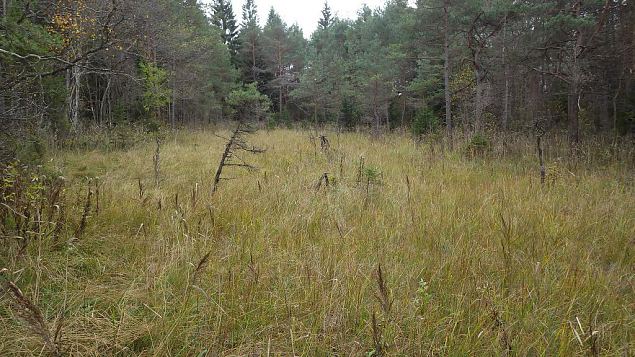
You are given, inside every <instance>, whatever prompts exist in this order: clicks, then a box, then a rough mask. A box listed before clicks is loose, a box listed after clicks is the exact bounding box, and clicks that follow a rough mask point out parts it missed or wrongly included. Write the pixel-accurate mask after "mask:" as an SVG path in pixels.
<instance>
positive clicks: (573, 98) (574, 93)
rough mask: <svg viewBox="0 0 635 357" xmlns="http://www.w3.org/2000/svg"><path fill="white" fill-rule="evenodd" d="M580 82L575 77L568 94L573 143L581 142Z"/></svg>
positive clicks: (570, 135) (568, 112)
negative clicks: (579, 118)
mask: <svg viewBox="0 0 635 357" xmlns="http://www.w3.org/2000/svg"><path fill="white" fill-rule="evenodd" d="M578 88H579V84H578V81H577V80H576V79H573V80H572V81H571V83H570V84H569V94H568V96H567V117H568V121H569V140H570V142H571V144H572V145H576V144H578V143H579V142H580V127H579V126H580V123H579V121H578V114H579V110H578V109H579V107H578V100H579V98H580V91H579V89H578Z"/></svg>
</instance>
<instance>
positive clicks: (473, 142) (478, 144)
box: [465, 133, 492, 156]
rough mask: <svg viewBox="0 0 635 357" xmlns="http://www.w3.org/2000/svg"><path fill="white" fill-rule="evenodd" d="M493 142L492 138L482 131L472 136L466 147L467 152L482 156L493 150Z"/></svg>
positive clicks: (471, 154)
mask: <svg viewBox="0 0 635 357" xmlns="http://www.w3.org/2000/svg"><path fill="white" fill-rule="evenodd" d="M491 147H492V143H491V142H490V140H489V139H488V138H487V137H486V136H485V135H483V134H481V133H476V134H474V135H473V136H472V138H471V139H470V141H469V142H468V143H467V146H466V148H465V150H466V154H468V155H470V156H481V155H484V154H485V153H487V152H489V151H490V150H491Z"/></svg>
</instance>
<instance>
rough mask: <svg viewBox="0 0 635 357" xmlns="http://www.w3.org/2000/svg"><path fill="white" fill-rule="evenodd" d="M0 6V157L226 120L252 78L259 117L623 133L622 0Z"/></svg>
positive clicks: (626, 6) (418, 130)
mask: <svg viewBox="0 0 635 357" xmlns="http://www.w3.org/2000/svg"><path fill="white" fill-rule="evenodd" d="M1 10H2V13H1V16H0V17H1V20H0V66H1V67H0V125H1V126H2V129H3V130H2V133H1V134H0V144H1V145H0V147H2V150H1V154H2V156H3V157H2V158H3V159H5V160H6V159H9V158H12V157H16V156H20V155H27V156H29V155H33V152H35V153H36V154H37V152H38V151H39V150H42V148H43V147H44V146H45V144H46V143H44V142H43V141H44V140H47V141H48V142H49V144H54V145H63V144H64V143H67V142H68V141H69V140H71V139H72V140H78V138H87V137H88V138H90V137H91V135H81V134H87V133H95V130H96V129H100V130H101V129H106V130H114V129H116V128H118V129H121V128H124V127H125V128H129V127H143V128H145V129H144V130H148V129H151V130H152V129H153V128H157V127H159V126H171V127H179V126H192V125H202V124H205V123H209V122H219V121H224V120H228V119H232V117H233V116H235V113H236V110H235V108H234V107H232V105H231V103H230V102H231V100H230V98H231V97H232V95H233V96H234V97H236V96H240V95H243V96H249V95H254V90H253V89H254V88H256V89H257V90H258V91H259V92H260V93H262V94H264V95H266V96H267V97H268V98H269V100H270V113H269V114H267V115H265V116H259V119H261V120H262V121H266V122H267V124H268V125H292V124H293V123H297V122H302V123H311V124H313V123H315V124H324V123H332V124H335V125H337V126H338V127H340V128H355V127H364V126H365V127H368V128H371V129H372V130H373V131H374V132H383V131H386V130H394V129H397V128H406V129H407V130H411V131H412V132H413V133H414V134H415V135H421V134H424V133H427V132H431V131H435V132H436V131H442V130H443V129H445V130H447V134H451V133H452V132H453V130H461V131H462V132H464V133H469V134H470V135H477V134H481V133H487V132H494V131H499V130H500V131H508V130H509V131H511V130H513V131H519V130H536V128H537V129H538V130H540V131H547V130H563V131H565V130H566V132H567V133H568V136H569V138H570V141H571V143H573V144H575V143H578V142H579V141H580V140H581V137H583V136H584V135H586V134H603V133H604V134H610V135H611V136H615V137H617V136H618V135H625V134H629V133H632V132H633V128H634V116H635V91H634V90H633V79H634V77H635V74H634V73H633V69H634V67H635V53H634V47H635V11H634V6H633V3H632V2H631V1H624V0H584V1H583V0H566V1H562V0H561V1H547V0H541V1H512V0H495V1H494V0H427V1H424V0H419V1H417V3H416V6H414V7H412V6H409V5H408V2H407V1H406V0H389V1H387V3H386V4H385V6H384V7H383V8H379V9H370V8H368V7H363V8H361V9H360V10H359V13H358V17H357V19H354V20H348V19H338V18H336V17H334V16H333V15H332V13H331V10H330V8H329V6H328V4H327V3H325V5H324V9H323V11H322V17H321V19H320V21H319V27H318V29H317V30H316V31H315V32H314V33H313V34H310V36H309V34H304V33H302V30H301V29H300V28H299V27H298V26H297V25H288V24H286V23H285V22H284V21H283V20H282V19H281V17H280V16H279V15H278V14H277V13H276V11H275V9H273V8H272V9H270V10H268V12H267V13H262V12H260V11H262V9H257V8H256V5H255V4H254V1H253V0H248V1H247V2H246V4H245V5H244V6H243V8H242V9H237V10H242V16H237V14H235V13H234V9H232V7H231V3H230V2H229V1H227V0H214V1H213V3H211V4H206V3H202V2H197V1H195V0H126V1H118V0H110V1H102V0H40V1H31V0H3V2H2V9H1ZM259 16H266V19H267V20H266V24H265V25H264V26H263V27H261V26H260V25H259V23H260V21H259ZM239 17H240V18H241V19H239ZM307 37H309V38H310V39H309V40H307V39H306V38H307ZM252 83H253V84H255V86H254V85H251V86H250V84H252ZM122 135H127V134H122Z"/></svg>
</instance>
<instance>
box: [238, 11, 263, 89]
mask: <svg viewBox="0 0 635 357" xmlns="http://www.w3.org/2000/svg"><path fill="white" fill-rule="evenodd" d="M242 10H243V20H242V23H241V26H240V27H241V28H240V33H239V38H240V42H241V44H240V50H239V53H238V58H239V60H238V66H239V67H240V69H241V73H242V76H243V82H245V83H255V82H258V81H259V78H260V75H261V73H262V72H263V70H262V67H263V64H262V44H261V41H262V36H261V35H262V33H261V32H262V31H261V29H260V26H258V11H257V7H256V4H255V3H254V0H247V2H246V3H245V4H244V5H243V9H242Z"/></svg>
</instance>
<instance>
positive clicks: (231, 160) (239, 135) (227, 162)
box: [212, 123, 265, 194]
mask: <svg viewBox="0 0 635 357" xmlns="http://www.w3.org/2000/svg"><path fill="white" fill-rule="evenodd" d="M254 131H255V130H254V129H252V128H250V127H248V126H247V125H244V124H242V123H239V124H238V126H237V127H236V130H234V132H233V133H232V135H231V137H230V138H229V139H227V144H226V145H225V151H223V156H222V157H221V159H220V163H219V164H218V168H217V169H216V175H215V176H214V184H213V186H212V194H214V193H215V192H216V190H217V189H218V184H219V183H220V181H221V180H227V179H229V178H225V177H223V169H224V168H225V167H230V166H236V167H242V168H246V169H248V170H255V169H256V167H255V166H253V165H251V164H248V163H247V162H245V160H243V159H242V158H240V156H238V153H239V152H246V153H252V154H262V153H264V152H265V150H264V149H261V148H257V147H255V146H249V144H248V143H247V141H246V139H245V136H246V135H248V134H251V133H253V132H254ZM224 139H226V138H224Z"/></svg>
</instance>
